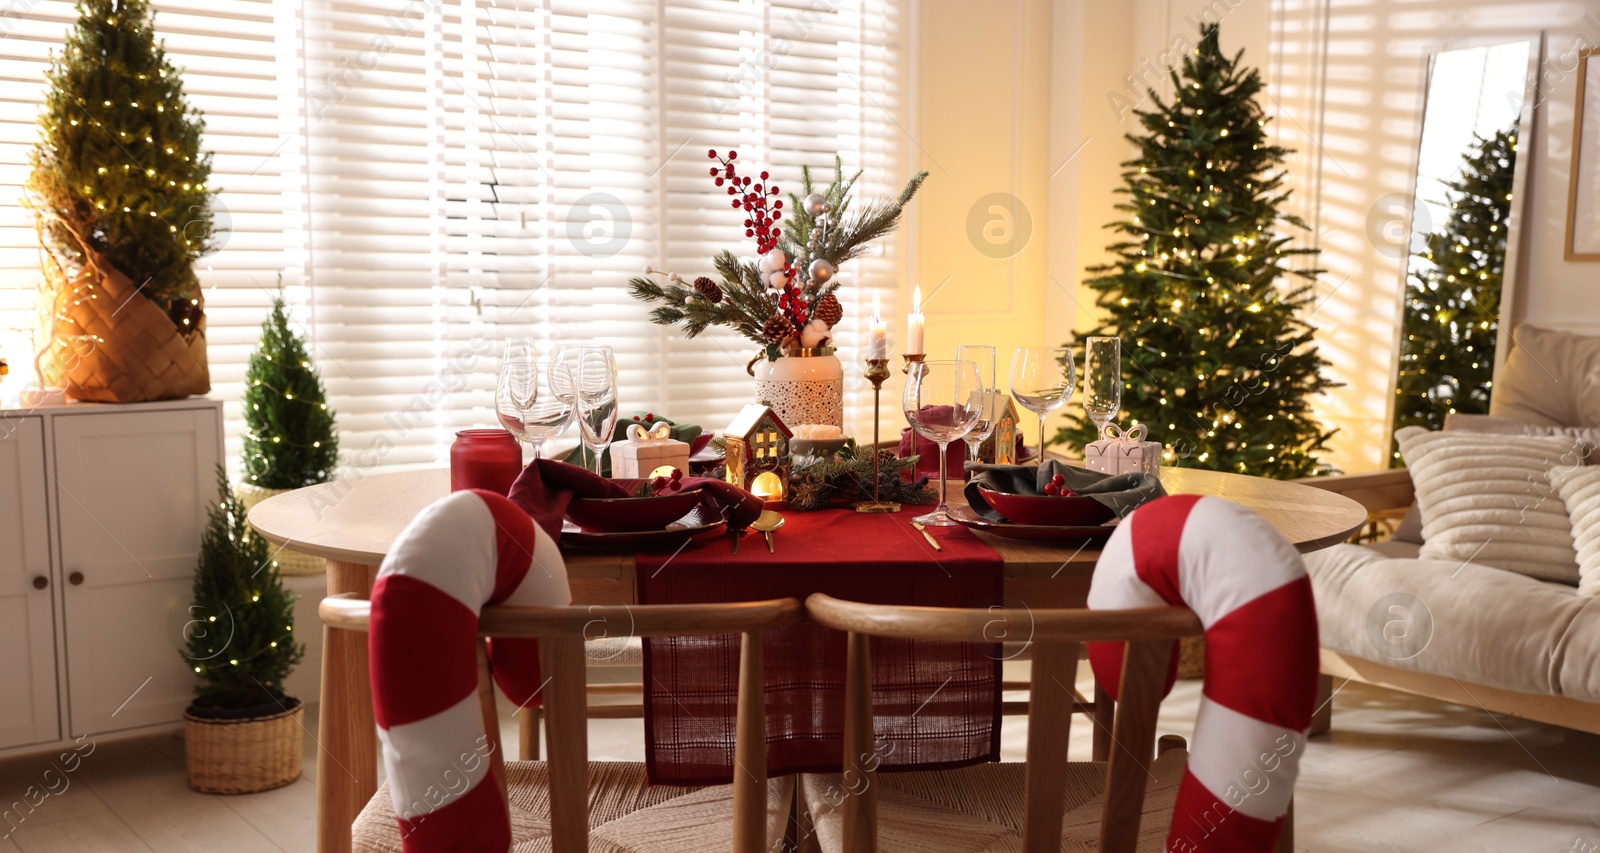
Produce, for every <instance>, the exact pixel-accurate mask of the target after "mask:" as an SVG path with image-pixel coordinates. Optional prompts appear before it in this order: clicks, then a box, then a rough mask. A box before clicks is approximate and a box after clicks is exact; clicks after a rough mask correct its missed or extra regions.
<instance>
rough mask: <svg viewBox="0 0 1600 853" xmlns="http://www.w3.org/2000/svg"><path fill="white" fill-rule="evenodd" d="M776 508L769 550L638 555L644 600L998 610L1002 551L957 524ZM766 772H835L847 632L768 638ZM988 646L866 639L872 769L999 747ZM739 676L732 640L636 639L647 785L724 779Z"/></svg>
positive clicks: (992, 651) (948, 763)
mask: <svg viewBox="0 0 1600 853" xmlns="http://www.w3.org/2000/svg"><path fill="white" fill-rule="evenodd" d="M910 509H912V508H910V507H908V508H907V510H908V511H906V512H901V513H898V514H893V515H864V514H860V513H855V512H849V511H831V510H830V511H825V512H814V513H803V512H791V513H786V514H785V515H786V524H785V526H784V528H783V529H782V530H781V531H779V532H778V533H776V534H774V535H775V537H776V544H777V553H776V554H769V553H767V547H766V543H765V541H764V540H763V539H762V537H761V535H760V534H758V533H754V532H752V533H750V534H749V535H746V536H745V537H744V539H743V541H742V542H740V547H739V555H738V556H737V557H735V556H733V554H732V553H731V549H730V547H729V543H728V539H727V538H726V537H723V538H717V539H712V540H710V541H709V542H707V543H705V544H703V545H700V546H699V547H691V548H686V549H684V550H683V551H681V552H679V553H676V554H672V553H652V554H640V555H638V558H637V563H636V565H637V572H638V581H637V584H638V599H639V601H640V603H643V604H690V603H711V602H728V601H758V600H762V599H770V598H789V597H792V598H797V599H800V600H802V601H803V600H804V599H805V597H806V596H808V595H810V594H811V593H813V592H825V593H828V594H829V595H832V596H835V597H838V598H844V599H849V600H853V601H864V602H870V603H875V604H907V605H924V606H932V607H987V606H991V605H999V604H1001V601H1002V598H1001V594H1002V589H1001V587H1002V582H1003V578H1002V572H1001V559H1000V555H999V554H997V553H995V551H994V549H992V548H990V547H989V546H987V545H985V544H983V543H982V542H981V541H979V540H978V539H977V538H976V537H974V536H973V535H972V534H971V533H970V532H969V531H967V530H966V529H965V528H960V527H955V528H950V527H946V528H928V529H929V531H930V532H931V533H932V534H933V535H934V537H935V538H936V539H938V540H939V542H940V544H941V545H942V546H943V547H944V550H943V551H934V550H933V548H932V547H930V546H929V545H928V543H927V540H925V539H923V537H922V534H920V533H918V532H917V531H916V530H914V529H912V528H911V526H910V525H909V524H908V518H909V517H910V515H911V512H910V511H909V510H910ZM766 640H767V642H766V684H767V692H766V699H767V708H766V710H767V744H768V746H767V772H768V774H769V775H771V776H782V775H787V774H791V773H822V772H837V771H838V770H839V766H840V761H841V758H842V752H843V749H844V672H845V635H844V634H843V633H840V632H836V631H829V630H824V629H823V628H821V627H820V626H818V625H816V624H815V623H812V622H809V621H805V622H801V623H799V624H797V625H793V626H790V627H788V628H783V629H780V630H778V631H773V632H771V633H769V634H768V635H767V638H766ZM1000 658H1001V655H1000V653H999V650H998V647H996V646H992V645H979V644H965V643H934V642H921V641H905V640H892V639H875V640H873V642H872V664H873V710H874V714H875V726H874V728H875V733H876V735H877V738H876V742H877V743H878V744H879V753H880V754H879V759H880V761H881V764H880V769H883V770H897V769H899V770H909V769H919V770H926V769H938V768H946V767H962V766H966V765H970V764H977V763H981V762H986V761H997V760H999V756H1000ZM738 681H739V643H738V637H737V636H717V637H684V638H665V639H662V638H656V639H648V640H646V641H645V644H644V691H645V696H644V709H645V718H644V719H645V745H646V761H647V764H648V768H649V775H650V780H651V781H652V782H657V783H664V784H676V785H712V784H726V783H727V782H729V781H731V780H732V770H733V748H734V717H735V707H736V704H737V703H736V697H737V694H738Z"/></svg>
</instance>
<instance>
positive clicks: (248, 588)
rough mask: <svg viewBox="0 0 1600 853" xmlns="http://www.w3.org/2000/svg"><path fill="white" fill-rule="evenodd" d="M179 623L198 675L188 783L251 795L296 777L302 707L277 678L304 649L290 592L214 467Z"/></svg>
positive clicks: (187, 720)
mask: <svg viewBox="0 0 1600 853" xmlns="http://www.w3.org/2000/svg"><path fill="white" fill-rule="evenodd" d="M217 487H218V488H217V490H218V492H219V495H218V501H219V502H218V504H217V505H216V506H214V507H212V508H211V510H210V511H209V516H210V520H209V523H208V524H207V525H206V531H205V535H204V537H203V538H202V539H201V543H200V563H199V566H198V567H197V568H196V569H195V574H194V601H193V603H192V604H191V605H190V606H189V622H188V624H187V625H186V626H185V629H184V637H183V639H184V658H185V659H186V661H187V662H188V664H189V666H190V667H192V668H193V669H194V671H195V674H196V675H198V676H199V677H200V684H199V685H198V686H197V687H196V689H195V693H196V695H195V700H194V702H193V703H192V704H190V705H189V708H188V710H187V711H185V712H184V714H183V729H184V741H185V746H184V749H185V752H186V754H187V757H188V766H189V787H191V788H193V789H195V790H196V791H201V792H203V793H208V794H248V793H252V792H254V791H265V790H269V789H271V788H278V787H282V786H284V785H287V784H289V783H290V782H293V781H294V780H296V779H298V778H300V754H301V737H302V734H301V733H302V732H303V731H304V729H303V728H302V721H301V717H302V716H303V714H304V712H305V709H304V707H303V706H302V705H301V703H300V700H299V699H296V698H294V697H292V696H286V695H284V692H283V680H284V679H285V678H287V677H288V676H289V672H290V670H292V669H294V666H295V664H297V663H299V662H300V658H301V657H302V656H303V655H304V654H305V646H304V644H302V643H299V642H296V641H295V636H294V601H295V596H293V595H291V594H290V593H289V592H288V591H286V590H285V589H284V588H283V583H282V581H281V580H280V579H279V577H278V571H277V569H276V568H274V567H273V565H272V562H271V560H270V559H269V556H270V554H271V551H270V549H269V547H268V545H267V542H266V541H265V540H263V539H262V538H261V537H260V536H257V535H256V533H255V531H254V530H252V529H251V528H250V525H249V524H248V523H247V522H246V521H245V513H244V507H243V506H241V505H240V503H239V501H238V499H237V498H235V497H234V496H233V493H232V491H230V490H229V488H228V477H227V474H226V473H224V472H223V470H222V467H221V466H218V467H217Z"/></svg>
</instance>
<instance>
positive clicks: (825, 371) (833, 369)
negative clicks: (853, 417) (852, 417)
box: [755, 347, 844, 430]
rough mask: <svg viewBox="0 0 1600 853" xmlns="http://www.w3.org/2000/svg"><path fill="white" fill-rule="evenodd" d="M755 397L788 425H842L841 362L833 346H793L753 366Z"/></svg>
mask: <svg viewBox="0 0 1600 853" xmlns="http://www.w3.org/2000/svg"><path fill="white" fill-rule="evenodd" d="M755 377H756V399H757V400H758V401H760V402H762V403H765V404H767V405H768V406H771V407H772V409H773V411H775V412H777V413H778V417H779V418H782V419H783V422H784V423H785V424H787V425H788V426H790V427H794V426H798V425H800V424H832V425H833V426H836V427H838V428H840V429H841V430H842V429H844V366H843V365H841V364H840V363H839V358H838V356H835V355H834V354H833V347H817V348H816V349H800V350H796V351H795V352H794V354H792V355H784V356H780V357H779V358H778V360H777V361H767V360H766V359H761V360H760V361H758V362H757V363H756V366H755Z"/></svg>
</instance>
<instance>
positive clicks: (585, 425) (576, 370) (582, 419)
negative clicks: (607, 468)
mask: <svg viewBox="0 0 1600 853" xmlns="http://www.w3.org/2000/svg"><path fill="white" fill-rule="evenodd" d="M556 361H557V362H559V363H561V364H565V365H567V366H568V369H569V370H571V375H572V381H573V385H574V390H575V391H576V399H575V402H576V404H577V405H576V409H577V414H578V432H579V433H580V437H581V438H582V440H583V446H584V449H585V450H587V451H588V452H589V454H590V456H591V457H592V462H591V467H592V469H593V471H594V472H595V473H596V474H601V473H602V472H603V470H604V469H603V466H602V461H601V460H602V458H603V454H604V453H605V451H606V448H607V447H609V446H610V445H611V435H612V432H613V431H614V430H615V429H616V426H617V359H616V355H615V354H614V353H612V351H611V347H608V346H563V347H561V348H559V349H557V350H556Z"/></svg>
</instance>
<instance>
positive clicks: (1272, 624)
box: [1089, 495, 1318, 853]
mask: <svg viewBox="0 0 1600 853" xmlns="http://www.w3.org/2000/svg"><path fill="white" fill-rule="evenodd" d="M1164 605H1182V606H1187V607H1189V608H1190V609H1192V610H1193V611H1194V612H1195V614H1196V615H1198V616H1199V617H1200V621H1201V623H1203V624H1204V625H1205V629H1206V634H1205V637H1206V675H1205V688H1204V695H1203V697H1202V698H1201V700H1200V713H1199V719H1198V721H1197V722H1196V723H1195V733H1194V743H1193V744H1192V749H1191V751H1190V753H1189V761H1188V768H1187V769H1186V770H1185V771H1184V776H1183V782H1182V783H1181V784H1180V786H1179V788H1178V799H1177V804H1176V806H1175V807H1174V810H1173V813H1172V828H1171V830H1170V832H1169V834H1168V836H1167V846H1166V849H1167V850H1168V851H1174V853H1200V852H1201V851H1207V853H1210V851H1214V852H1215V853H1257V851H1259V853H1269V851H1271V850H1273V849H1274V847H1275V845H1276V844H1277V839H1278V834H1279V832H1280V830H1281V829H1282V827H1283V816H1284V814H1285V813H1286V812H1287V811H1288V809H1289V802H1290V799H1291V798H1292V797H1293V795H1294V783H1295V778H1296V776H1298V775H1299V765H1300V755H1301V753H1302V752H1304V751H1305V739H1306V730H1307V729H1309V728H1310V727H1311V715H1312V712H1313V710H1314V707H1315V705H1316V696H1317V672H1318V663H1317V614H1316V607H1315V604H1314V603H1313V601H1312V598H1311V581H1310V579H1309V578H1307V576H1306V570H1305V565H1304V564H1303V563H1302V562H1301V560H1300V555H1299V553H1297V552H1296V551H1295V549H1294V546H1293V545H1291V544H1289V542H1288V541H1286V540H1285V539H1284V538H1283V536H1282V535H1281V534H1279V533H1278V532H1277V530H1275V529H1274V528H1273V527H1272V526H1271V525H1270V524H1268V523H1267V522H1266V521H1265V520H1264V519H1262V518H1261V516H1259V515H1256V514H1255V513H1253V512H1251V511H1249V510H1247V509H1245V508H1244V507H1241V506H1239V505H1238V504H1235V503H1231V502H1229V501H1225V500H1222V499H1221V498H1211V497H1206V498H1202V497H1198V496H1195V495H1176V496H1171V497H1165V498H1160V499H1158V500H1155V501H1152V502H1150V503H1148V504H1146V505H1144V506H1142V507H1140V508H1139V509H1138V510H1136V511H1134V512H1133V513H1132V514H1131V515H1129V516H1128V517H1127V518H1126V519H1124V520H1123V522H1122V523H1121V524H1120V525H1118V527H1117V532H1116V533H1115V534H1113V535H1112V537H1111V540H1110V541H1109V542H1107V543H1106V547H1105V550H1104V551H1103V552H1102V553H1101V555H1100V561H1099V563H1098V564H1097V565H1096V567H1095V573H1094V580H1093V582H1092V584H1091V586H1090V589H1089V607H1090V608H1091V609H1094V610H1118V609H1130V608H1139V607H1161V606H1164ZM1124 648H1125V646H1124V645H1123V644H1121V643H1090V644H1089V661H1090V664H1091V665H1092V666H1093V668H1094V674H1095V680H1096V681H1099V682H1100V683H1101V684H1103V685H1105V686H1106V689H1107V690H1108V691H1110V692H1111V695H1113V696H1115V695H1116V691H1117V684H1118V681H1119V680H1120V676H1121V674H1122V653H1123V649H1124ZM1174 657H1175V656H1174ZM1171 686H1172V683H1171V678H1170V676H1169V679H1168V683H1167V689H1169V690H1170V689H1171Z"/></svg>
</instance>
